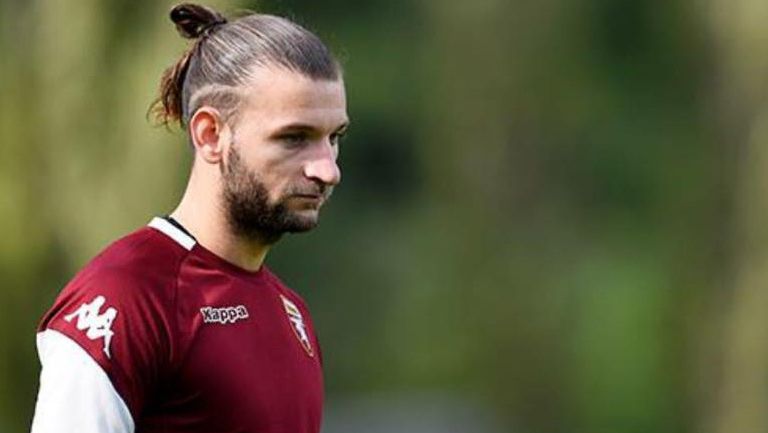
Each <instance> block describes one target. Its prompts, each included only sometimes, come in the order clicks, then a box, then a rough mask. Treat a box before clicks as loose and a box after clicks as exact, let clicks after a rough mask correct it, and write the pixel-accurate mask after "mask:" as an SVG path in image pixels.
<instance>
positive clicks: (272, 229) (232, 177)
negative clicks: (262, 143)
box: [222, 146, 331, 245]
mask: <svg viewBox="0 0 768 433" xmlns="http://www.w3.org/2000/svg"><path fill="white" fill-rule="evenodd" d="M222 177H223V184H224V190H223V195H224V206H225V212H226V217H227V222H228V223H229V226H230V229H231V230H232V232H233V233H234V234H235V235H236V236H238V237H242V238H244V239H247V240H250V241H256V242H259V243H263V244H266V245H271V244H274V243H275V242H277V241H278V240H279V239H280V238H281V237H282V235H283V234H284V233H298V232H305V231H308V230H311V229H313V228H315V227H316V226H317V217H316V216H305V215H301V214H299V213H298V212H296V211H292V210H290V209H288V207H287V206H286V203H285V201H286V198H287V197H289V196H290V195H291V194H293V193H301V190H300V189H299V188H289V191H287V194H284V195H283V196H282V197H281V198H280V199H278V200H277V202H275V203H271V202H270V200H269V190H268V189H267V187H266V186H265V185H264V183H263V182H262V181H261V180H260V179H259V177H258V176H257V174H256V173H254V172H252V171H249V170H248V169H247V168H246V166H245V164H244V163H243V160H242V157H241V156H240V153H239V152H238V151H237V148H236V147H235V146H231V147H230V152H229V156H228V157H227V164H226V166H224V167H223V168H222ZM312 187H313V189H312V191H311V192H310V193H318V194H321V195H323V196H324V197H325V198H327V197H328V196H329V195H330V191H331V190H330V188H329V187H327V186H324V185H317V184H314V185H312ZM305 189H307V188H305ZM294 190H295V191H294Z"/></svg>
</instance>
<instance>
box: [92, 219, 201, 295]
mask: <svg viewBox="0 0 768 433" xmlns="http://www.w3.org/2000/svg"><path fill="white" fill-rule="evenodd" d="M188 253H189V251H188V250H187V249H185V248H183V247H181V246H180V245H179V244H178V243H177V242H175V241H174V240H173V239H171V238H169V237H168V236H167V235H165V234H164V233H162V232H160V231H158V230H156V229H154V228H152V227H149V226H146V227H142V228H140V229H138V230H136V231H134V232H132V233H130V234H128V235H126V236H124V237H122V238H120V239H118V240H116V241H114V242H113V243H112V244H110V245H109V246H107V247H106V248H105V249H104V250H102V251H101V252H100V253H99V254H98V255H97V256H96V257H94V258H93V259H92V260H91V261H90V262H89V263H88V264H86V265H85V267H83V269H82V270H81V272H80V274H79V275H78V276H80V275H83V277H86V278H87V277H90V278H93V277H94V276H102V277H107V278H109V277H113V276H119V277H124V278H127V279H130V280H133V281H135V282H148V283H154V284H157V283H158V282H161V281H162V280H174V279H175V278H176V275H177V274H178V268H179V266H180V263H181V262H182V261H183V260H184V258H185V257H186V256H187V254H188Z"/></svg>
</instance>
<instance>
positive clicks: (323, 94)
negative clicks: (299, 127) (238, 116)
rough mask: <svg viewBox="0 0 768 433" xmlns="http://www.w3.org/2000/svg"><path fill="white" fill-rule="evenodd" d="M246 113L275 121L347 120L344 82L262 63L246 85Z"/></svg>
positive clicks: (337, 121) (327, 121) (332, 121)
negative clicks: (318, 78) (263, 65)
mask: <svg viewBox="0 0 768 433" xmlns="http://www.w3.org/2000/svg"><path fill="white" fill-rule="evenodd" d="M244 90H245V95H244V96H245V99H246V104H245V107H244V113H243V114H245V115H246V116H258V117H260V118H261V119H262V120H265V121H266V120H269V121H270V122H269V123H273V122H281V123H282V122H291V123H295V122H322V123H329V122H330V123H335V122H336V123H345V122H346V121H347V112H346V111H347V103H346V95H345V92H344V82H343V80H341V79H338V80H322V79H320V80H315V79H312V78H310V77H307V76H306V75H303V74H301V73H297V72H294V71H291V70H288V69H284V68H276V67H258V68H255V71H254V73H253V75H252V78H251V80H250V84H249V85H248V86H246V87H245V89H244Z"/></svg>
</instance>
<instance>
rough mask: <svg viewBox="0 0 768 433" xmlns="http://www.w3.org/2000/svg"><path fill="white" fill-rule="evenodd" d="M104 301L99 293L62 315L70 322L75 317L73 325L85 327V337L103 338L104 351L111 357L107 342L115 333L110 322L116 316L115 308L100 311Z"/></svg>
mask: <svg viewBox="0 0 768 433" xmlns="http://www.w3.org/2000/svg"><path fill="white" fill-rule="evenodd" d="M106 302H107V300H106V299H105V298H104V297H103V296H101V295H99V296H97V297H95V298H93V301H91V303H89V304H83V305H81V306H80V308H78V309H77V310H75V311H74V312H72V313H71V314H68V315H66V316H64V320H66V321H67V322H70V323H71V322H72V319H74V318H75V317H77V323H75V327H76V328H77V329H78V330H80V331H83V330H86V329H87V331H86V332H85V336H86V337H88V338H90V339H91V340H96V339H97V338H103V339H104V353H106V354H107V358H111V357H112V355H111V354H110V353H109V344H110V343H111V342H112V336H113V335H115V333H114V332H112V322H114V321H115V317H117V310H116V309H114V308H112V307H109V308H107V309H106V310H105V311H104V312H103V313H100V310H101V307H103V306H104V304H105V303H106Z"/></svg>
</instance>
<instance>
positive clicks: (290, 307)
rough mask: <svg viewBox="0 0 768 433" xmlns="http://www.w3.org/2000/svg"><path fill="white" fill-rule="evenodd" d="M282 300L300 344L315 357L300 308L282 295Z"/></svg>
mask: <svg viewBox="0 0 768 433" xmlns="http://www.w3.org/2000/svg"><path fill="white" fill-rule="evenodd" d="M280 299H282V300H283V307H284V308H285V313H286V314H287V315H288V321H289V322H291V327H292V328H293V333H294V334H296V338H298V339H299V343H301V346H302V347H303V348H304V350H305V351H306V352H307V355H309V356H314V355H313V352H312V344H311V343H310V342H309V336H308V335H307V327H306V326H305V325H304V317H302V315H301V311H300V310H299V308H298V307H297V306H296V304H294V303H293V302H291V300H290V299H288V298H286V297H285V296H283V295H280Z"/></svg>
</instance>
